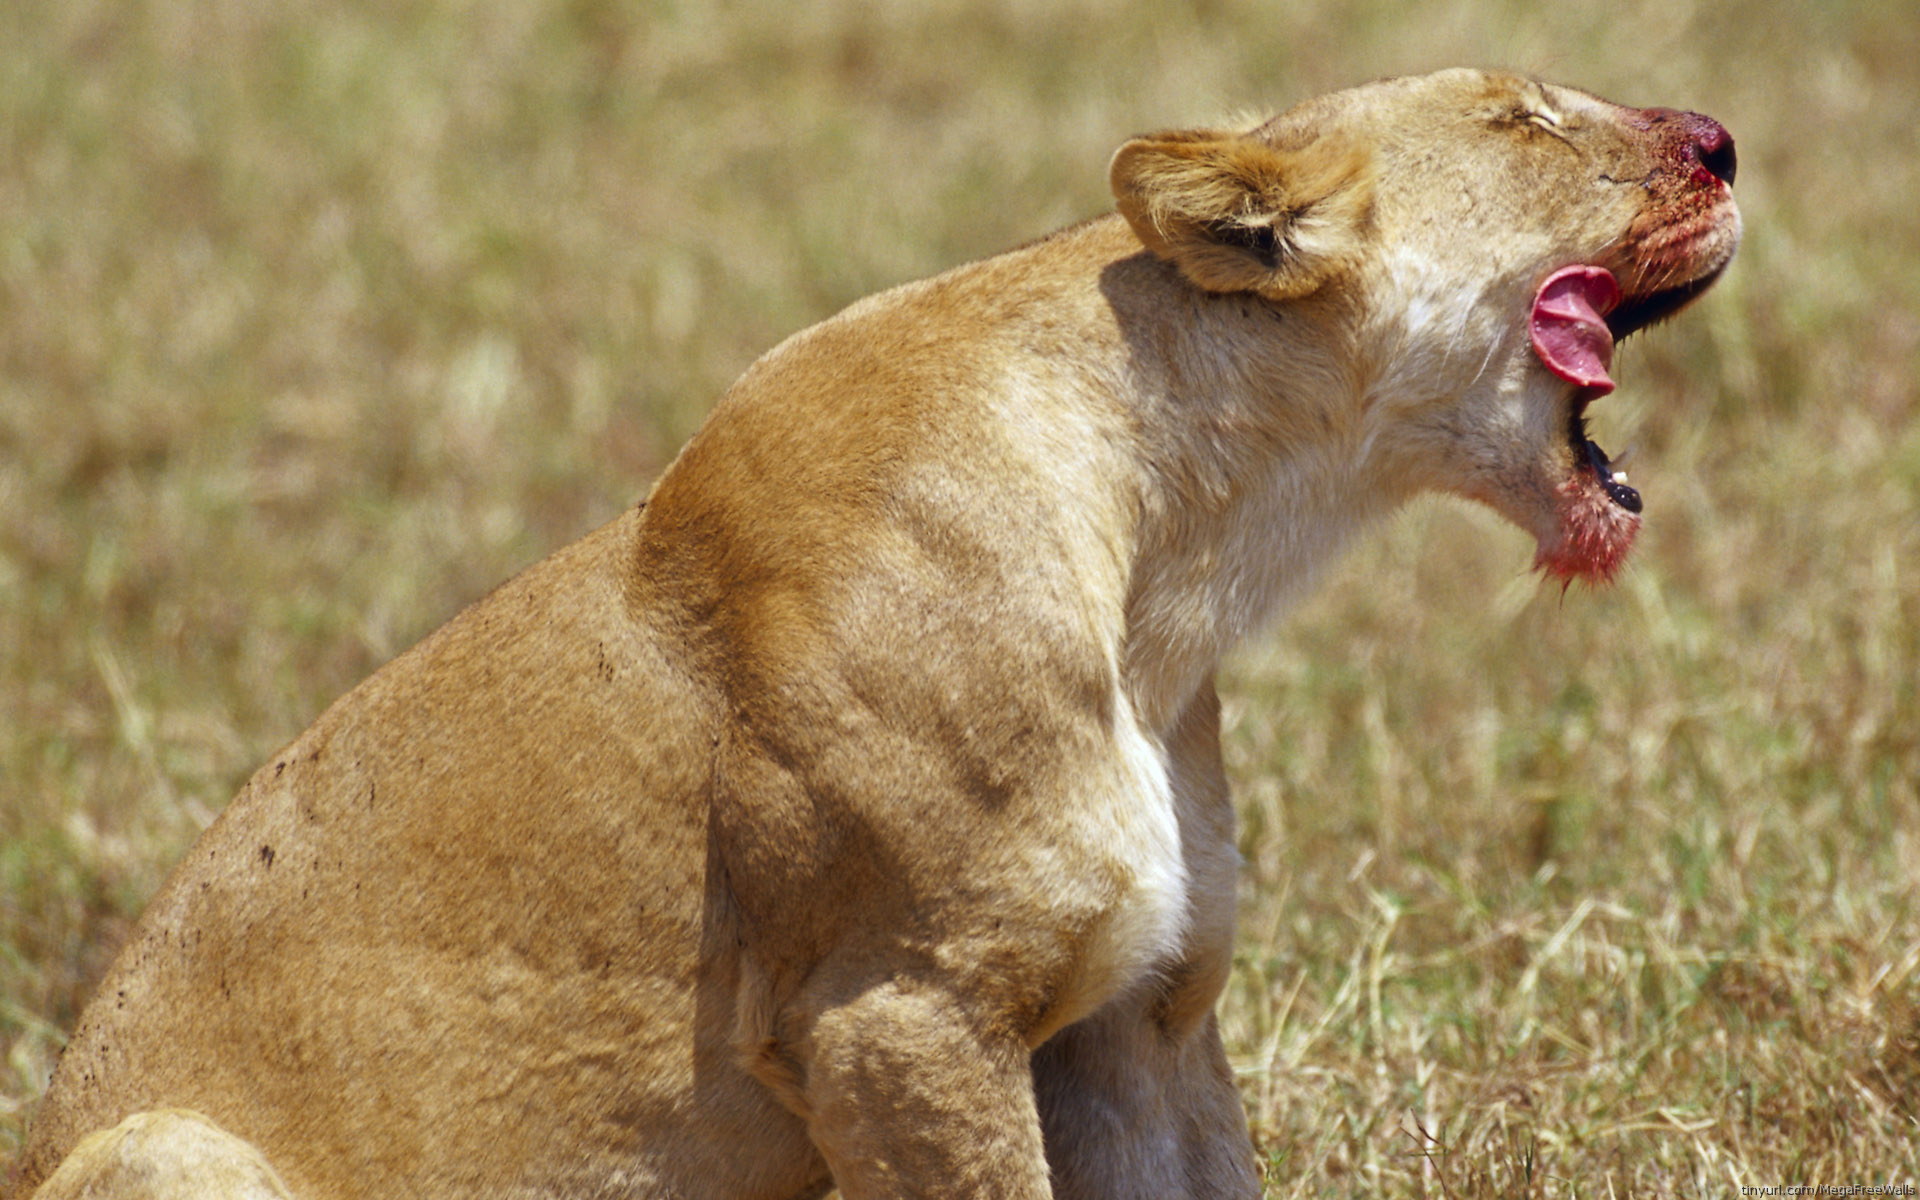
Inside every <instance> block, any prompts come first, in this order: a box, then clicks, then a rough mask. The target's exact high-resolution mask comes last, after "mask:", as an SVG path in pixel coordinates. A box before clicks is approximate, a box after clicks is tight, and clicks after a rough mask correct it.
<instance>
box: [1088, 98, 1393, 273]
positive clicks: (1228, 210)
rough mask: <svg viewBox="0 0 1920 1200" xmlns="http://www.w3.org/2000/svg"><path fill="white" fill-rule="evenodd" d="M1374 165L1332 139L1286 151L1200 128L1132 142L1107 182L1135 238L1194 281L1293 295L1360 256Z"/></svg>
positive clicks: (1247, 137)
mask: <svg viewBox="0 0 1920 1200" xmlns="http://www.w3.org/2000/svg"><path fill="white" fill-rule="evenodd" d="M1372 170H1373V168H1372V159H1371V157H1370V156H1368V155H1367V154H1366V153H1365V152H1364V151H1362V150H1360V149H1359V148H1358V147H1356V146H1353V145H1350V144H1345V143H1342V142H1335V141H1334V140H1332V139H1329V138H1324V137H1323V138H1318V139H1316V140H1314V141H1311V142H1308V143H1306V144H1305V145H1304V146H1301V147H1298V148H1296V149H1286V150H1281V149H1277V148H1275V147H1274V146H1271V145H1269V144H1268V143H1266V142H1264V141H1261V140H1260V139H1259V138H1258V137H1256V136H1254V135H1250V134H1234V133H1222V132H1217V131H1214V130H1205V129H1202V130H1193V131H1190V132H1182V133H1159V134H1154V135H1152V136H1150V137H1142V138H1135V139H1134V140H1133V141H1130V142H1128V143H1127V144H1126V145H1124V146H1122V147H1120V151H1119V153H1117V154H1115V155H1114V156H1113V166H1112V167H1111V168H1110V169H1109V171H1108V178H1109V180H1110V181H1111V183H1112V185H1113V194H1114V198H1115V199H1116V200H1118V201H1119V207H1120V212H1121V214H1122V215H1123V216H1125V217H1126V218H1127V223H1128V224H1130V225H1132V226H1133V231H1134V233H1135V234H1137V235H1138V236H1139V238H1140V240H1141V241H1142V242H1144V243H1145V244H1146V247H1147V249H1149V250H1151V251H1153V253H1155V254H1156V255H1158V256H1159V257H1161V258H1163V259H1165V260H1166V261H1168V262H1170V263H1172V264H1174V265H1175V266H1177V267H1179V268H1180V271H1181V273H1182V274H1184V275H1186V277H1187V278H1188V279H1190V280H1192V281H1193V283H1194V284H1196V285H1197V286H1199V287H1202V288H1205V289H1206V290H1207V291H1210V292H1258V293H1260V294H1261V295H1263V296H1266V297H1269V298H1270V299H1274V300H1290V299H1294V298H1296V297H1300V296H1305V295H1307V294H1309V293H1311V292H1313V291H1315V290H1317V289H1318V288H1319V287H1320V286H1321V285H1323V284H1325V283H1326V282H1327V281H1328V280H1329V279H1331V278H1332V277H1333V276H1334V275H1335V274H1337V273H1338V272H1339V271H1340V269H1341V268H1342V267H1343V266H1344V265H1346V264H1347V263H1349V262H1350V261H1352V260H1353V259H1354V258H1355V257H1356V256H1357V255H1358V254H1359V252H1360V250H1361V247H1362V245H1363V243H1364V240H1365V236H1366V232H1367V227H1368V223H1369V218H1370V213H1371V208H1372V201H1373V174H1372Z"/></svg>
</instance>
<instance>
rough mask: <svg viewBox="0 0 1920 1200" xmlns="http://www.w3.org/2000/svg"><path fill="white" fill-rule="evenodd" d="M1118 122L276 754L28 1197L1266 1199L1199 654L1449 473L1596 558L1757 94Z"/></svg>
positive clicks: (1460, 485)
mask: <svg viewBox="0 0 1920 1200" xmlns="http://www.w3.org/2000/svg"><path fill="white" fill-rule="evenodd" d="M1111 175H1112V184H1113V190H1114V193H1115V195H1116V196H1117V198H1118V202H1119V214H1118V215H1117V216H1108V217H1104V218H1099V219H1096V220H1092V221H1089V222H1087V223H1085V224H1082V225H1077V226H1074V227H1073V228H1070V229H1067V230H1064V231H1062V232H1059V233H1056V234H1054V235H1053V236H1051V237H1048V238H1046V239H1044V240H1042V241H1039V242H1036V243H1034V244H1032V245H1029V246H1026V247H1023V248H1021V249H1018V250H1014V251H1012V252H1010V253H1007V254H1003V255H1001V256H999V257H997V258H992V259H989V260H987V261H985V262H979V263H974V264H972V265H969V266H964V267H960V268H958V269H956V270H953V271H950V272H948V273H947V274H944V275H941V276H939V277H937V278H934V279H931V280H928V281H925V282H922V283H915V284H910V285H908V286H905V287H901V288H898V289H896V290H894V291H890V292H887V293H885V294H884V295H880V296H877V297H874V298H872V299H868V300H865V301H862V302H861V303H858V304H855V305H854V306H853V307H851V308H849V309H848V310H846V311H845V312H843V313H841V314H840V315H838V316H836V317H833V318H832V319H830V320H828V321H825V322H823V323H822V324H820V325H817V326H815V327H813V328H811V329H808V330H806V331H804V332H802V333H799V334H797V335H795V336H794V337H792V338H790V339H789V340H788V341H786V342H785V343H784V344H782V345H781V346H779V347H778V348H776V349H775V350H773V351H772V352H771V353H769V354H768V355H767V356H766V357H765V358H763V359H761V360H760V361H759V362H758V363H756V364H755V365H754V366H753V367H752V368H751V369H750V370H748V371H747V373H746V375H745V376H744V377H742V379H741V380H740V381H739V383H738V384H736V385H735V386H734V388H733V389H732V390H731V391H730V392H729V393H728V394H727V396H726V397H725V398H724V399H723V400H722V401H721V403H720V404H719V406H718V407H717V408H716V409H715V411H714V413H713V415H712V416H711V418H710V419H709V420H708V421H707V423H706V425H705V427H704V428H702V429H701V430H700V432H699V433H698V434H697V435H696V436H695V437H694V438H693V440H692V441H691V442H690V443H689V444H688V445H687V447H686V448H685V450H684V451H682V453H681V454H680V456H679V458H678V459H677V460H676V461H675V462H674V464H673V465H672V466H671V467H670V468H669V469H668V470H667V471H666V473H665V474H664V475H663V476H662V477H661V478H660V480H659V481H658V483H656V484H655V486H654V488H653V490H652V493H651V494H650V495H649V496H648V498H647V499H646V501H645V502H644V503H643V504H641V505H640V506H639V507H637V508H635V509H633V510H632V511H630V512H628V513H626V514H625V515H624V516H621V517H620V518H619V519H617V520H615V521H614V522H613V523H612V524H610V525H607V526H606V527H604V528H602V529H600V530H598V531H597V532H595V533H592V534H590V535H588V536H587V537H586V538H585V539H584V540H582V541H580V542H578V543H577V544H575V545H573V546H571V547H569V548H567V549H564V550H562V551H560V552H559V553H558V554H556V555H554V556H553V557H552V558H549V559H548V560H546V561H545V562H542V563H540V564H538V565H537V566H534V567H532V568H531V569H529V570H528V571H526V572H525V573H524V574H522V575H520V576H519V577H518V578H516V579H514V580H512V581H511V582H509V583H507V584H505V585H504V586H502V587H501V588H500V589H499V590H497V591H495V592H494V593H493V594H492V595H490V596H488V597H487V598H486V599H484V600H482V601H480V602H479V603H478V604H475V605H474V606H473V607H471V608H469V609H468V610H466V611H465V612H464V613H461V614H460V615H459V616H458V617H456V618H454V620H453V621H452V622H450V623H449V624H448V625H447V626H446V627H445V628H443V629H441V630H440V631H439V632H437V633H435V634H433V635H432V636H430V637H429V638H427V639H426V640H425V641H424V642H422V643H421V644H420V645H419V646H417V647H415V648H414V649H413V650H411V651H409V652H407V653H406V654H404V655H402V656H401V657H400V658H398V659H396V660H395V661H394V662H393V663H392V664H390V665H389V666H387V667H386V668H385V669H383V670H381V671H380V672H379V673H377V674H376V675H374V676H373V678H371V679H369V680H368V681H367V682H366V683H365V684H363V685H361V686H360V687H359V688H357V689H356V690H355V691H353V692H352V693H351V694H350V695H348V696H347V697H346V698H345V699H343V700H341V701H339V702H338V703H336V704H334V705H333V707H331V708H330V709H328V710H327V712H326V713H325V714H324V715H322V716H321V718H320V719H319V721H318V722H316V723H315V724H314V726H313V728H312V729H310V730H308V731H307V732H306V733H305V734H302V735H301V736H300V737H299V738H298V739H297V740H296V741H294V742H293V743H292V744H291V745H289V746H288V747H287V748H286V749H285V750H283V751H282V752H281V753H280V754H279V755H278V756H276V757H275V758H274V760H273V761H272V762H271V763H269V764H268V765H267V766H266V767H265V768H263V769H262V770H261V771H260V773H259V774H257V775H255V776H254V777H253V779H252V780H251V781H249V782H248V784H247V786H246V788H245V789H244V790H243V791H242V793H241V794H240V796H239V798H238V799H236V800H235V801H234V803H233V805H232V807H230V808H229V809H228V810H227V811H226V813H225V815H224V816H222V817H221V818H220V819H219V820H218V821H217V822H215V824H214V825H213V827H212V828H210V829H209V830H208V831H207V832H206V835H205V836H204V837H202V838H201V839H200V841H199V843H198V844H197V845H196V846H195V847H194V849H193V850H192V852H191V853H190V854H189V856H188V858H187V860H186V862H185V863H183V864H182V865H181V866H180V868H179V869H178V870H176V871H175V872H174V874H173V877H172V878H171V879H170V880H169V882H168V883H167V884H166V886H165V887H164V888H163V889H162V891H161V892H160V894H159V895H158V897H157V898H156V899H155V900H154V902H153V905H152V907H151V908H150V909H149V910H148V912H147V914H146V916H145V918H144V920H143V921H142V922H141V924H140V926H139V928H138V930H137V931H136V932H135V934H134V935H133V937H132V939H131V941H130V942H129V944H128V945H127V947H126V949H125V950H124V951H123V952H122V954H121V955H120V958H119V960H118V962H117V963H116V964H115V966H114V967H113V969H112V971H111V972H110V973H109V974H108V976H107V977H106V979H105V981H104V982H103V983H102V984H101V985H100V989H99V992H98V994H97V995H96V996H95V997H94V999H93V1002H92V1004H91V1006H90V1007H89V1008H88V1009H87V1011H86V1014H85V1016H84V1017H83V1018H82V1020H81V1022H80V1027H79V1030H78V1031H77V1032H76V1033H75V1035H74V1038H73V1041H72V1044H71V1045H70V1046H69V1047H68V1048H67V1051H66V1055H65V1057H64V1058H63V1060H62V1061H61V1064H60V1068H59V1071H58V1074H57V1077H56V1078H55V1080H54V1082H53V1085H52V1088H51V1090H50V1091H49V1093H48V1095H47V1099H46V1104H45V1107H44V1108H43V1109H42V1110H41V1112H40V1114H39V1118H38V1121H37V1122H36V1124H35V1125H34V1128H33V1135H32V1140H31V1142H30V1143H29V1145H28V1147H27V1149H26V1152H25V1155H24V1158H23V1160H22V1163H21V1167H20V1173H19V1178H18V1181H17V1184H16V1195H22V1196H24V1195H26V1194H28V1193H32V1192H34V1190H35V1189H36V1188H38V1189H39V1193H38V1194H39V1195H40V1196H42V1197H45V1198H48V1200H51V1198H54V1197H61V1198H65V1197H77V1196H82V1195H85V1196H127V1197H130V1196H135V1195H140V1196H150V1195H165V1196H173V1195H180V1196H186V1195H197V1196H213V1197H240V1196H247V1197H262V1196H286V1195H292V1196H296V1197H302V1198H305V1200H319V1198H322V1197H338V1198H342V1200H345V1198H350V1197H395V1198H402V1197H405V1198H412V1197H452V1196H460V1197H534V1196H568V1197H613V1196H624V1197H653V1198H665V1197H674V1198H680V1200H690V1198H694V1197H728V1198H733V1200H742V1198H760V1200H793V1198H798V1197H817V1196H820V1195H822V1194H824V1193H825V1192H826V1191H828V1190H829V1189H830V1188H832V1187H834V1186H837V1187H838V1188H839V1189H840V1190H841V1192H842V1193H843V1194H844V1195H845V1197H847V1200H869V1198H872V1197H894V1196H967V1197H988V1196H991V1197H1002V1198H1016V1197H1018V1198H1034V1197H1047V1196H1054V1197H1088V1198H1099V1200H1114V1198H1126V1197H1132V1198H1138V1200H1177V1198H1181V1197H1190V1198H1205V1200H1218V1198H1220V1197H1247V1196H1253V1195H1255V1194H1256V1193H1257V1190H1258V1183H1257V1180H1256V1174H1255V1170H1254V1165H1253V1161H1252V1156H1251V1154H1250V1152H1249V1147H1248V1139H1247V1134H1246V1128H1245V1120H1244V1117H1243V1115H1242V1111H1241V1107H1240V1104H1239V1101H1238V1098H1237V1096H1236V1093H1235V1089H1234V1084H1233V1080H1232V1077H1231V1075H1230V1073H1229V1071H1228V1067H1227V1061H1226V1058H1225V1055H1224V1054H1223V1052H1222V1049H1221V1043H1220V1037H1219V1034H1218V1032H1217V1030H1216V1027H1215V1021H1214V1016H1213V1004H1214V1000H1215V998H1216V997H1217V996H1218V994H1219V992H1220V989H1221V986H1222V982H1223V980H1224V979H1225V977H1226V975H1227V972H1228V965H1229V954H1230V949H1231V943H1232V936H1233V894H1234V888H1233V873H1234V859H1235V856H1234V849H1233V836H1232V828H1233V815H1232V812H1231V810H1230V807H1229V802H1228V789H1227V783H1226V780H1225V778H1224V776H1223V772H1222V767H1221V761H1220V752H1219V748H1218V726H1219V708H1218V704H1217V702H1216V700H1215V696H1214V690H1213V683H1212V679H1213V672H1214V665H1215V663H1216V662H1217V660H1218V659H1219V657H1220V655H1221V653H1222V651H1223V650H1224V649H1225V648H1226V647H1227V646H1228V645H1229V644H1231V643H1232V642H1233V641H1234V640H1235V639H1236V638H1238V637H1239V636H1240V635H1241V634H1243V633H1245V632H1246V631H1248V630H1250V629H1252V628H1254V627H1255V626H1256V625H1258V624H1259V623H1260V622H1261V621H1262V620H1263V619H1264V618H1265V617H1266V616H1267V615H1268V614H1269V613H1270V612H1271V611H1272V610H1273V609H1274V608H1275V607H1276V606H1277V604H1278V603H1279V602H1280V601H1281V600H1283V599H1285V598H1288V597H1292V596H1296V595H1298V594H1299V593H1300V592H1301V591H1302V589H1304V588H1305V587H1306V586H1307V584H1308V582H1309V581H1310V580H1311V579H1312V577H1313V576H1314V574H1315V573H1316V572H1317V571H1318V570H1319V568H1320V567H1321V565H1322V564H1323V563H1324V562H1325V561H1326V560H1327V559H1328V558H1329V557H1330V556H1331V555H1332V554H1333V552H1334V551H1335V550H1336V549H1337V548H1338V547H1339V546H1340V545H1341V544H1342V543H1343V542H1345V541H1346V540H1347V539H1348V538H1349V537H1350V536H1351V535H1352V534H1353V533H1354V532H1355V531H1356V530H1358V529H1360V528H1361V527H1363V526H1364V525H1366V524H1367V523H1368V521H1369V520H1370V519H1371V518H1374V517H1376V516H1378V515H1380V514H1383V513H1385V512H1387V511H1389V510H1390V509H1392V508H1393V507H1394V506H1395V505H1397V504H1399V503H1400V502H1401V501H1403V500H1405V499H1407V498H1408V497H1409V496H1412V495H1414V494H1415V493H1418V492H1423V491H1441V492H1450V493H1453V494H1456V495H1460V496H1465V497H1467V498H1469V499H1472V500H1477V501H1481V502H1484V503H1486V504H1488V505H1491V506H1492V507H1493V508H1495V509H1496V510H1498V511H1500V512H1502V513H1504V514H1506V516H1507V517H1509V518H1510V519H1512V520H1513V521H1514V522H1515V523H1516V524H1518V525H1519V526H1520V527H1521V528H1522V529H1524V530H1526V531H1528V532H1530V533H1531V534H1533V536H1534V538H1535V539H1536V540H1537V542H1538V547H1539V549H1538V559H1537V562H1538V565H1539V566H1540V567H1541V568H1542V569H1544V571H1545V572H1547V573H1548V574H1549V575H1551V576H1553V577H1556V578H1559V579H1563V580H1572V579H1587V580H1604V579H1606V578H1608V577H1610V576H1611V575H1613V574H1614V572H1615V570H1616V569H1617V568H1618V567H1619V565H1620V563H1621V561H1622V559H1623V557H1624V556H1625V555H1626V553H1627V550H1628V547H1629V545H1630V544H1631V542H1632V541H1633V538H1634V534H1635V531H1636V530H1637V529H1638V528H1639V525H1640V519H1641V518H1640V515H1639V513H1640V508H1641V504H1640V497H1639V494H1638V493H1637V492H1635V491H1634V490H1632V488H1630V487H1629V486H1628V485H1627V483H1626V481H1625V480H1624V478H1622V477H1620V476H1619V475H1618V474H1617V473H1616V472H1615V471H1614V470H1613V469H1612V466H1611V464H1610V463H1609V461H1608V459H1607V456H1606V455H1605V453H1604V452H1602V451H1601V450H1600V449H1599V447H1597V446H1596V445H1595V444H1594V443H1593V442H1592V441H1591V440H1589V439H1588V438H1587V436H1586V432H1585V423H1584V416H1583V414H1584V412H1585V409H1586V406H1587V404H1588V402H1589V401H1590V400H1592V399H1593V398H1594V397H1596V396H1598V395H1601V394H1603V393H1605V392H1606V391H1607V390H1609V389H1610V388H1611V386H1612V381H1611V379H1610V378H1609V377H1608V373H1607V372H1608V364H1609V358H1610V354H1611V350H1612V346H1613V343H1614V341H1615V340H1617V339H1618V338H1620V337H1622V336H1624V335H1626V334H1627V333H1630V332H1632V331H1633V330H1635V329H1637V328H1639V327H1640V326H1642V325H1644V324H1646V323H1647V322H1648V321H1651V320H1653V319H1655V318H1658V317H1661V316H1664V315H1666V314H1668V313H1670V312H1672V311H1673V310H1675V309H1676V308H1678V307H1680V306H1681V305H1682V304H1684V303H1686V302H1687V301H1688V300H1690V299H1691V298H1693V297H1694V296H1696V295H1698V294H1699V293H1700V292H1701V291H1702V290H1703V289H1704V288H1706V287H1707V286H1708V284H1709V283H1711V282H1712V281H1713V279H1714V278H1715V277H1716V276H1717V275H1718V274H1719V273H1720V272H1721V270H1722V269H1723V268H1724V267H1725V266H1726V265H1727V262H1728V259H1729V258H1730V256H1731V255H1732V254H1733V252H1734V246H1735V243H1736V241H1737V240H1738V238H1739V230H1740V221H1739V217H1738V215H1737V213H1736V210H1735V207H1734V202H1733V199H1732V197H1731V193H1730V190H1729V185H1730V184H1731V183H1732V181H1733V176H1734V150H1733V141H1732V139H1731V138H1730V137H1729V136H1728V134H1727V132H1726V131H1725V130H1724V129H1723V128H1721V126H1720V125H1718V124H1716V123H1715V122H1713V121H1711V120H1709V119H1707V118H1706V117H1702V116H1698V115H1695V114H1692V113H1682V112H1675V111H1672V110H1668V109H1636V108H1622V107H1618V106H1616V105H1613V104H1609V103H1607V102H1605V101H1603V100H1600V99H1597V98H1596V97H1594V96H1591V95H1588V94H1585V93H1582V92H1578V91H1572V90H1568V89H1565V88H1559V87H1552V86H1548V85H1545V84H1541V83H1536V82H1534V81H1532V80H1529V79H1524V78H1520V77H1517V76H1514V75H1508V74H1494V73H1485V72H1480V71H1470V70H1456V71H1445V72H1442V73H1439V74H1436V75H1430V76H1426V77H1422V78H1411V79H1393V80H1386V81H1383V82H1377V83H1372V84H1368V85H1366V86H1364V87H1360V88H1356V89H1354V90H1351V91H1346V92H1341V93H1339V94H1336V95H1331V96H1326V97H1323V98H1321V99H1317V100H1312V101H1309V102H1307V103H1305V104H1302V105H1300V106H1298V107H1296V108H1294V109H1292V110H1290V111H1288V112H1286V113H1285V114H1283V115H1281V116H1279V117H1277V118H1275V119H1274V120H1272V121H1270V122H1268V123H1267V124H1265V125H1262V126H1260V127H1259V128H1257V129H1253V130H1250V131H1246V132H1220V131H1212V130H1199V131H1192V132H1179V133H1163V134H1158V135H1155V136H1152V137H1143V138H1139V139H1137V140H1135V141H1131V142H1128V143H1127V144H1126V145H1125V146H1123V147H1121V149H1120V151H1119V153H1118V155H1117V156H1116V157H1115V158H1114V160H1113V165H1112V172H1111ZM97 1131H105V1132H97ZM89 1134H93V1136H91V1137H88V1136H87V1135H89ZM83 1138H85V1139H86V1140H84V1141H83V1140H82V1139H83ZM76 1146H77V1149H76ZM63 1159H64V1160H65V1161H64V1165H62V1160H63ZM56 1168H57V1169H56Z"/></svg>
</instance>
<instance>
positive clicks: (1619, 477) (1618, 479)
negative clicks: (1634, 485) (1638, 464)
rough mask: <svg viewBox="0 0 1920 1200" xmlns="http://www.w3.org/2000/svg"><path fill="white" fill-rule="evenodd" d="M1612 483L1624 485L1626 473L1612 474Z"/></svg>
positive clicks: (1617, 472)
mask: <svg viewBox="0 0 1920 1200" xmlns="http://www.w3.org/2000/svg"><path fill="white" fill-rule="evenodd" d="M1613 481H1614V482H1615V483H1625V482H1626V481H1627V473H1626V472H1625V471H1615V472H1614V473H1613Z"/></svg>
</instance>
